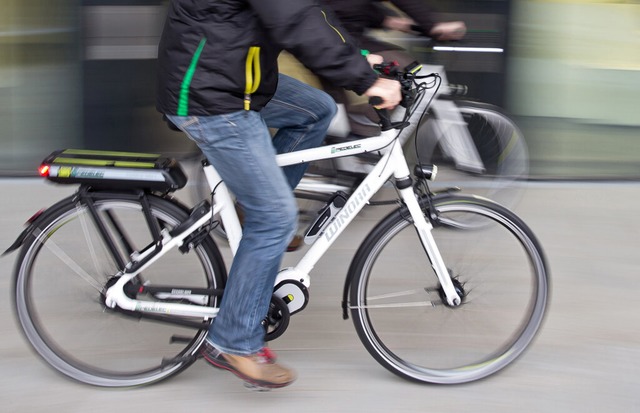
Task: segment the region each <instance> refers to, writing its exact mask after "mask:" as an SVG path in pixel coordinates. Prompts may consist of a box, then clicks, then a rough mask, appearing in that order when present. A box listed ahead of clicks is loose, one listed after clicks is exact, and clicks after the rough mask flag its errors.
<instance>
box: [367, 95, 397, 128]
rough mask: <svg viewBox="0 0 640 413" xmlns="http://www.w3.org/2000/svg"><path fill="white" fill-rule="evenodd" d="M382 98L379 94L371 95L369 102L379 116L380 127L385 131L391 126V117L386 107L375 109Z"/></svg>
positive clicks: (381, 101)
mask: <svg viewBox="0 0 640 413" xmlns="http://www.w3.org/2000/svg"><path fill="white" fill-rule="evenodd" d="M383 102H384V100H383V99H382V98H381V97H380V96H371V97H370V98H369V104H370V105H371V106H373V108H374V109H375V111H376V113H377V114H378V116H379V117H380V128H381V129H382V130H383V131H385V130H389V129H392V128H393V125H391V118H390V117H389V111H387V110H386V109H377V108H376V105H380V104H381V103H383Z"/></svg>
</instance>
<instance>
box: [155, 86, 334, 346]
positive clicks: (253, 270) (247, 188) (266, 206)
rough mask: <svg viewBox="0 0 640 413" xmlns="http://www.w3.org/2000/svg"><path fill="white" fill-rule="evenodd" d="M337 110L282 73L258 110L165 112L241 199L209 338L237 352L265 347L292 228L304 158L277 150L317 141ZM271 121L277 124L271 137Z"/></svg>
mask: <svg viewBox="0 0 640 413" xmlns="http://www.w3.org/2000/svg"><path fill="white" fill-rule="evenodd" d="M335 111H336V107H335V103H334V102H333V100H332V99H331V98H330V97H329V96H328V95H326V94H325V93H324V92H322V91H320V90H317V89H315V88H313V87H311V86H308V85H305V84H304V83H301V82H299V81H297V80H295V79H293V78H290V77H287V76H284V75H280V78H279V83H278V88H277V91H276V93H275V95H274V97H273V99H272V100H271V101H270V102H269V103H268V104H267V106H266V107H265V108H264V109H263V110H262V112H254V111H244V110H243V111H239V112H234V113H229V114H224V115H215V116H184V117H181V116H171V115H167V117H168V118H169V119H170V120H171V121H172V122H173V123H174V124H176V125H177V126H178V127H179V128H180V129H182V130H183V131H184V132H185V133H186V134H187V135H188V136H189V137H190V138H191V139H193V140H194V141H195V142H196V144H197V145H198V146H199V147H200V149H201V150H202V152H203V153H204V154H205V156H206V157H207V159H208V160H209V161H210V162H211V163H212V164H213V165H214V167H215V168H216V170H217V171H218V173H219V174H220V176H221V177H222V179H223V180H224V181H225V184H226V185H227V187H228V188H229V190H230V191H231V192H233V194H234V195H235V196H236V199H237V201H238V202H239V204H240V205H242V210H243V212H244V223H243V232H242V240H241V241H240V245H239V247H238V251H237V252H236V255H235V257H234V259H233V263H232V265H231V269H230V271H229V278H228V281H227V285H226V287H225V292H224V296H223V297H222V302H221V305H220V311H219V313H218V316H217V317H216V319H215V321H214V323H213V324H212V326H211V328H210V330H209V334H208V337H207V339H208V340H209V341H210V342H211V343H212V344H213V345H214V346H215V347H217V348H218V349H219V350H221V351H223V352H225V353H229V354H236V355H248V354H254V353H256V352H258V351H259V350H260V349H261V348H262V347H263V346H264V335H265V330H264V327H263V326H262V324H261V322H262V320H263V319H264V318H265V316H266V314H267V311H268V308H269V303H270V301H271V296H272V294H273V286H274V285H273V284H274V282H275V279H276V276H277V274H278V270H279V269H280V264H281V261H282V256H283V254H284V251H285V250H286V247H287V244H288V243H289V241H290V240H291V238H292V237H293V235H294V234H295V230H296V224H297V212H298V208H297V203H296V202H295V198H294V196H293V192H292V188H294V187H295V186H296V185H297V183H298V182H299V181H300V178H302V175H303V174H304V170H305V168H306V165H302V164H301V165H292V166H289V167H285V168H280V167H279V166H278V165H277V164H276V161H275V156H276V153H282V152H286V151H293V150H300V149H306V148H311V147H314V146H318V145H319V144H320V143H321V142H322V140H323V139H324V137H325V134H326V131H327V128H328V127H329V123H330V122H331V119H332V118H333V116H334V114H335ZM268 127H273V128H278V129H279V130H278V132H277V133H276V135H275V136H274V137H273V139H272V137H271V134H270V133H269V129H268Z"/></svg>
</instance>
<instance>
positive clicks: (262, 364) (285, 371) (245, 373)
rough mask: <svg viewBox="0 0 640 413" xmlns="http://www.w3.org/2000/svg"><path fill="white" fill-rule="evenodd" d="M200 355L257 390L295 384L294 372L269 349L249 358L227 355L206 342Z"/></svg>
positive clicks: (264, 349)
mask: <svg viewBox="0 0 640 413" xmlns="http://www.w3.org/2000/svg"><path fill="white" fill-rule="evenodd" d="M200 354H201V355H202V357H204V359H205V360H206V361H207V362H208V363H209V364H211V365H212V366H214V367H217V368H220V369H224V370H228V371H230V372H232V373H233V374H235V375H236V376H238V377H240V378H241V379H242V380H244V381H245V382H246V383H248V384H249V385H251V386H252V387H255V388H264V389H275V388H280V387H285V386H288V385H290V384H291V383H293V381H294V380H295V379H296V375H295V373H294V371H293V370H291V369H289V368H287V367H284V366H282V365H281V364H278V363H276V357H275V354H274V353H273V352H272V351H271V350H269V349H268V348H266V347H265V348H263V349H262V350H261V351H260V352H258V353H256V354H252V355H249V356H236V355H233V354H226V353H223V352H221V351H220V350H218V349H217V348H215V347H214V346H212V345H211V344H210V343H209V342H207V341H205V342H204V344H203V345H202V349H201V351H200Z"/></svg>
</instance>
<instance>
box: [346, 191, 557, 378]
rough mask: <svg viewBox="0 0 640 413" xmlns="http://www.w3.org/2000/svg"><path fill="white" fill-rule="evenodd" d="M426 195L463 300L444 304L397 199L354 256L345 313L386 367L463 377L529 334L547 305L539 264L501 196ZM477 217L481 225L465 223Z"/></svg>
mask: <svg viewBox="0 0 640 413" xmlns="http://www.w3.org/2000/svg"><path fill="white" fill-rule="evenodd" d="M423 202H424V200H423ZM433 204H434V208H435V209H436V210H437V211H438V215H439V220H438V223H437V225H436V226H435V227H434V229H433V236H434V238H435V240H436V243H437V245H438V248H439V249H440V252H441V254H442V257H443V259H444V262H445V264H446V266H447V268H448V269H449V272H450V275H451V277H452V279H453V282H454V285H455V286H456V288H457V289H458V290H459V291H460V293H461V295H462V297H463V303H462V305H461V306H458V307H450V306H448V305H447V304H445V303H446V300H444V298H443V292H442V289H441V287H440V286H439V283H438V280H437V278H436V275H435V273H434V272H433V269H432V267H431V265H430V263H429V259H428V257H427V256H426V254H425V250H424V248H423V247H422V245H421V242H420V240H419V239H418V236H417V233H416V231H415V228H414V227H413V225H412V223H411V222H409V220H410V218H408V219H407V218H406V217H408V213H407V211H406V210H403V209H400V210H398V211H396V212H394V213H392V214H390V215H389V216H387V217H386V218H385V219H384V220H383V221H382V222H381V223H380V224H379V225H378V226H377V227H376V228H375V229H374V230H373V231H372V232H371V233H370V234H369V236H368V237H367V240H366V241H365V243H363V245H362V246H361V247H360V249H359V250H358V253H357V255H356V256H355V258H354V261H353V263H352V265H351V268H350V270H349V276H350V277H352V278H351V287H350V288H351V290H350V308H351V314H352V317H353V322H354V325H355V328H356V330H357V332H358V335H359V337H360V339H361V341H362V342H363V344H364V346H365V347H366V348H367V350H368V351H369V353H371V355H372V356H373V357H374V358H375V359H376V360H377V361H378V362H379V363H380V364H382V365H383V366H384V367H385V368H387V369H388V370H390V371H392V372H393V373H395V374H397V375H399V376H401V377H404V378H407V379H410V380H415V381H419V382H425V383H438V384H457V383H465V382H469V381H474V380H478V379H482V378H484V377H487V376H489V375H491V374H493V373H495V372H497V371H499V370H501V369H502V368H504V367H506V366H507V365H509V364H510V363H511V362H513V361H514V360H515V359H516V358H517V357H518V356H519V355H521V354H522V352H523V351H524V350H525V349H526V348H527V346H528V345H529V344H530V343H531V341H532V340H533V338H534V336H535V334H536V332H537V331H538V329H539V328H540V326H541V323H542V320H543V316H544V314H545V309H546V307H547V299H548V294H549V284H548V274H547V269H546V268H547V267H546V263H545V258H544V256H543V252H542V249H541V248H540V245H539V244H538V242H537V241H536V239H535V237H534V235H533V234H532V233H531V231H530V230H529V229H528V228H527V227H526V225H525V224H524V223H523V222H522V221H521V220H519V219H518V218H517V217H516V216H515V215H513V214H512V213H510V212H509V211H508V210H506V209H504V208H502V207H500V206H499V205H496V204H494V203H492V202H490V201H487V200H484V199H481V198H475V197H462V196H451V195H446V196H441V197H436V198H434V200H433ZM424 209H425V211H426V206H425V207H424ZM468 215H473V220H469V219H468V218H469V217H468ZM477 220H481V221H482V223H483V225H482V226H479V227H477V226H473V227H472V226H465V224H464V222H470V221H473V222H477Z"/></svg>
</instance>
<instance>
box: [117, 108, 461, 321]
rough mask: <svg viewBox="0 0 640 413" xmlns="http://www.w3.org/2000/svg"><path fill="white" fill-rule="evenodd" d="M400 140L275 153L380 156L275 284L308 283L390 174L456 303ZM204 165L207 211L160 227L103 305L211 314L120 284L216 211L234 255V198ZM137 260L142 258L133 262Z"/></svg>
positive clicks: (299, 158)
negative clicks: (181, 224) (173, 227)
mask: <svg viewBox="0 0 640 413" xmlns="http://www.w3.org/2000/svg"><path fill="white" fill-rule="evenodd" d="M428 104H429V99H426V98H425V99H423V100H422V101H421V102H420V105H419V107H418V108H416V112H418V111H423V110H425V109H426V106H427V105H428ZM399 112H403V111H401V110H397V111H395V112H394V114H392V120H396V119H394V118H397V117H399V116H400V117H401V116H402V113H399ZM420 113H421V112H420ZM399 140H400V138H399V136H398V133H397V132H396V131H395V130H393V129H392V130H389V131H385V132H382V134H381V135H380V136H377V137H373V138H365V139H360V140H355V141H350V142H347V143H343V144H337V145H325V146H321V147H318V148H312V149H306V150H301V151H295V152H289V153H284V154H280V155H277V158H276V159H277V163H278V165H280V166H287V165H294V164H299V163H306V162H312V161H316V160H322V159H332V158H339V157H344V156H351V155H357V154H361V153H367V152H380V153H381V154H382V157H381V159H380V160H379V161H378V162H377V163H376V165H375V166H374V168H373V170H372V171H371V172H370V173H369V174H368V175H367V177H366V178H365V179H364V180H363V181H362V183H361V184H360V185H359V186H358V187H357V188H356V190H355V191H354V192H353V193H352V194H351V195H350V197H349V199H348V200H347V202H346V204H345V206H344V207H343V208H342V209H341V211H340V212H339V213H338V214H337V216H336V218H335V219H334V220H333V221H332V222H331V223H330V224H329V226H328V227H327V228H326V229H325V231H324V232H323V233H322V235H321V236H320V237H318V239H317V240H316V241H315V242H314V243H313V245H312V246H311V247H310V248H309V250H308V251H307V252H306V254H305V255H304V256H303V257H302V259H301V260H300V261H299V262H298V263H297V264H296V265H295V266H294V267H290V268H286V269H283V270H281V271H280V273H279V274H278V277H277V278H276V282H275V285H276V286H278V285H280V284H282V283H283V282H285V281H288V280H290V281H292V282H295V283H301V284H303V285H304V287H306V288H308V287H309V286H310V284H311V278H310V275H309V274H310V272H311V271H312V270H313V268H314V267H315V264H316V263H317V262H318V261H319V260H320V258H321V257H322V256H323V255H324V254H325V253H326V251H327V250H328V249H329V248H330V247H331V245H332V244H333V242H334V241H335V240H336V239H337V238H338V237H339V236H340V234H341V233H342V232H343V231H344V229H345V228H346V227H347V226H349V224H350V223H351V222H352V221H353V219H354V218H355V217H356V216H357V215H358V214H359V213H360V211H361V210H362V209H363V208H364V206H365V205H367V203H368V202H369V201H370V199H371V198H372V197H373V195H375V194H376V193H377V192H378V191H379V190H380V189H381V188H382V186H383V185H384V184H385V182H387V180H389V179H390V178H391V177H393V178H394V179H395V182H396V187H397V189H398V192H399V195H400V198H401V199H402V201H403V202H404V203H405V205H406V206H407V208H408V210H409V213H410V215H411V218H412V220H413V224H414V226H415V227H416V230H417V232H418V234H419V237H420V240H421V242H422V245H423V246H424V248H425V250H426V252H427V255H428V257H429V259H430V261H431V265H432V267H433V268H434V271H435V273H436V274H437V277H438V280H439V282H440V285H441V286H442V288H443V290H444V292H445V294H446V298H447V302H448V303H449V304H450V305H453V306H455V305H459V304H460V302H461V299H460V297H459V295H458V293H457V292H456V290H455V288H454V286H453V283H452V281H451V278H450V275H449V273H448V270H447V267H446V265H445V264H444V262H443V259H442V257H441V255H440V252H439V250H438V247H437V245H436V243H435V240H434V239H433V236H432V234H431V229H432V228H433V227H432V225H431V223H430V222H429V221H428V219H427V218H426V217H425V216H424V214H423V213H422V210H421V208H420V206H419V204H418V200H417V199H416V196H415V193H414V191H413V186H412V179H411V174H410V172H409V167H408V165H407V161H406V159H405V157H404V153H403V151H402V146H401V144H400V142H399ZM204 171H205V176H206V177H207V181H208V183H209V186H210V188H211V191H212V194H213V200H214V205H213V207H212V208H211V214H204V216H202V217H201V218H199V219H198V220H196V221H195V222H194V223H193V224H192V225H190V226H189V227H188V228H187V229H185V230H184V231H183V232H181V233H180V234H176V235H174V236H172V235H171V234H170V233H169V231H168V230H163V231H162V232H161V236H162V239H161V245H162V246H161V248H157V246H156V245H151V246H149V247H147V248H146V249H145V250H143V251H141V252H140V253H139V254H136V256H135V261H136V263H135V264H134V265H130V266H128V267H127V268H125V271H124V272H123V273H122V274H121V276H120V278H119V279H118V281H117V282H116V283H115V284H114V285H113V286H112V287H110V288H109V289H108V290H107V291H106V294H105V296H106V299H105V302H106V304H107V306H109V307H111V308H114V307H115V306H116V305H117V306H118V307H120V308H122V309H125V310H130V311H141V312H148V313H154V314H172V315H178V316H193V317H204V318H212V317H215V315H216V314H217V311H218V309H216V308H211V307H203V306H198V305H190V304H181V303H164V302H153V301H143V300H136V299H131V298H129V297H128V296H127V295H126V294H125V292H124V289H123V288H124V285H125V284H126V283H127V282H129V281H130V280H131V279H132V278H134V277H135V276H136V275H137V274H139V273H141V272H143V271H144V270H145V269H146V268H148V267H149V266H150V265H152V264H153V263H154V262H155V261H156V260H157V259H159V258H160V257H161V256H163V255H164V253H165V252H166V251H168V250H170V249H172V248H175V247H179V246H181V245H182V244H183V242H184V241H185V239H186V238H187V237H188V236H189V235H190V234H191V233H193V232H194V231H197V230H198V229H199V228H201V227H202V226H203V225H205V224H206V223H207V222H208V221H210V220H211V219H212V217H213V216H215V215H216V214H219V216H220V219H221V221H222V223H223V225H224V228H225V232H226V234H227V238H228V240H229V245H230V248H231V252H232V254H233V255H235V253H236V251H237V249H238V245H239V243H240V239H241V237H242V228H241V226H240V221H239V219H238V215H237V213H236V210H235V205H234V202H233V198H232V197H231V194H230V193H229V191H228V189H227V187H226V186H225V184H224V182H223V181H222V179H221V178H220V176H219V174H218V173H217V171H216V170H215V168H214V167H213V166H212V165H206V166H204ZM141 262H142V264H140V265H138V264H139V263H141ZM129 270H131V272H129ZM276 295H277V294H276Z"/></svg>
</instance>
